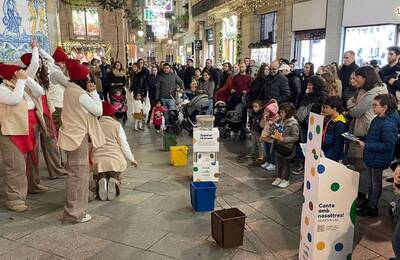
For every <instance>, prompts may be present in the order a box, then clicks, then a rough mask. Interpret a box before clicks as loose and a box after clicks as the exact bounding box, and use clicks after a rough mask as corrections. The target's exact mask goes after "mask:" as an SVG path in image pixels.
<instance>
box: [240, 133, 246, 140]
mask: <svg viewBox="0 0 400 260" xmlns="http://www.w3.org/2000/svg"><path fill="white" fill-rule="evenodd" d="M245 139H246V132H244V131H240V135H239V140H245Z"/></svg>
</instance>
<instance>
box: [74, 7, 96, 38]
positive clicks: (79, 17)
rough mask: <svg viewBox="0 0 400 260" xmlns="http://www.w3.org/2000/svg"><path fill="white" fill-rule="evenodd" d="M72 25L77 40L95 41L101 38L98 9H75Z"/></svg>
mask: <svg viewBox="0 0 400 260" xmlns="http://www.w3.org/2000/svg"><path fill="white" fill-rule="evenodd" d="M72 24H73V30H74V31H73V33H74V38H75V39H79V40H95V39H99V38H100V25H99V14H98V12H97V9H96V8H73V9H72Z"/></svg>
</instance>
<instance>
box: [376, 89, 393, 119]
mask: <svg viewBox="0 0 400 260" xmlns="http://www.w3.org/2000/svg"><path fill="white" fill-rule="evenodd" d="M374 100H376V101H378V102H379V104H380V105H381V106H387V111H386V113H385V114H386V115H388V114H390V113H392V112H393V111H396V110H397V100H396V98H395V97H394V96H393V95H390V94H380V95H378V96H376V97H375V98H374Z"/></svg>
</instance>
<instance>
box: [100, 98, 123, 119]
mask: <svg viewBox="0 0 400 260" xmlns="http://www.w3.org/2000/svg"><path fill="white" fill-rule="evenodd" d="M119 107H121V104H119V103H115V104H114V105H111V104H110V103H108V102H106V101H103V116H111V117H113V116H114V114H115V111H116V110H117V109H118V108H119Z"/></svg>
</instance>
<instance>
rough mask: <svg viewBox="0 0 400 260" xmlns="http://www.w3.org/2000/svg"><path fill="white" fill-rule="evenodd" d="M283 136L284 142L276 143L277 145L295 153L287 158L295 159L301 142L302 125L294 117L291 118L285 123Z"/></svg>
mask: <svg viewBox="0 0 400 260" xmlns="http://www.w3.org/2000/svg"><path fill="white" fill-rule="evenodd" d="M282 136H283V141H282V142H279V141H276V143H278V144H281V145H283V146H285V147H287V148H289V149H290V150H292V151H293V153H292V154H291V155H290V156H288V157H287V158H289V159H290V158H294V157H295V156H296V144H297V142H298V141H299V137H300V125H299V123H298V122H297V120H296V119H295V118H294V117H291V118H289V119H288V120H286V122H285V123H283V133H282Z"/></svg>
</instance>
